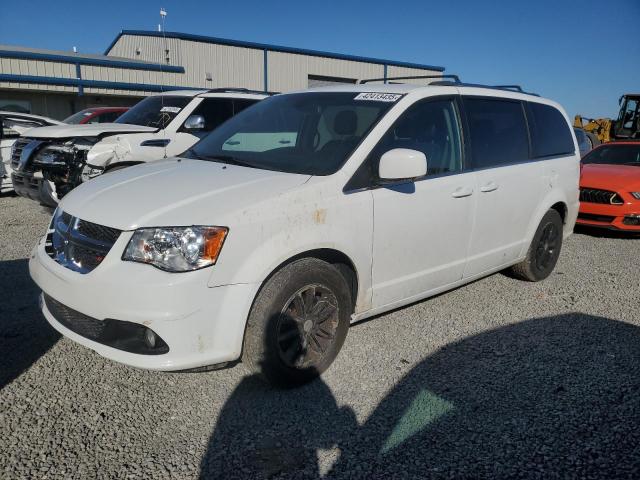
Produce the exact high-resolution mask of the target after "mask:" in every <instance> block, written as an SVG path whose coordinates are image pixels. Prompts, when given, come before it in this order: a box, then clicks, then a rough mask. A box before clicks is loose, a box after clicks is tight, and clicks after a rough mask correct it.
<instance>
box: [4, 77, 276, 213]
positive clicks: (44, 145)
mask: <svg viewBox="0 0 640 480" xmlns="http://www.w3.org/2000/svg"><path fill="white" fill-rule="evenodd" d="M265 97H266V95H265V94H264V93H261V92H253V91H250V90H246V89H239V88H219V89H214V90H177V91H170V92H165V93H160V94H157V95H152V96H150V97H147V98H145V99H144V100H141V101H140V102H138V103H137V104H136V105H135V106H134V107H133V108H131V109H130V110H129V111H127V112H126V113H124V114H123V115H121V116H120V117H118V119H117V120H116V121H115V123H97V124H90V125H60V126H51V127H43V128H37V129H32V130H30V131H29V132H28V133H27V134H25V135H24V136H23V137H21V138H20V139H19V140H18V141H16V142H15V144H14V147H13V151H12V155H11V167H12V169H13V174H12V176H11V178H12V181H13V186H14V189H15V191H16V193H18V194H19V195H21V196H24V197H27V198H31V199H33V200H36V201H39V202H41V203H43V204H45V205H49V206H52V207H55V206H56V205H57V203H58V202H59V200H60V199H61V198H63V197H64V196H65V195H66V194H67V193H69V192H70V191H71V190H73V189H74V188H75V187H76V186H77V185H79V184H80V183H82V182H85V181H87V180H90V179H91V178H94V177H96V176H98V175H101V174H102V173H104V172H108V171H110V170H114V169H119V168H123V167H128V166H131V165H136V164H139V163H143V162H148V161H152V160H158V159H162V158H167V157H172V156H175V155H179V154H181V153H183V152H184V151H185V150H187V149H188V148H189V147H191V146H192V145H193V144H195V143H196V142H197V141H199V140H200V139H201V138H203V137H204V136H205V135H206V134H207V133H209V132H210V131H211V130H213V129H214V128H216V127H217V126H218V125H220V124H221V123H223V122H224V121H225V120H227V119H228V118H230V117H232V116H233V115H235V114H236V113H238V112H240V111H242V110H243V109H245V108H246V107H248V106H250V105H253V104H254V103H256V102H258V101H259V100H262V99H263V98H265Z"/></svg>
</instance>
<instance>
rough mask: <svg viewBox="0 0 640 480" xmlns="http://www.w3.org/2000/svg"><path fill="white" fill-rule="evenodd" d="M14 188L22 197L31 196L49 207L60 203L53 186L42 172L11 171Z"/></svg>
mask: <svg viewBox="0 0 640 480" xmlns="http://www.w3.org/2000/svg"><path fill="white" fill-rule="evenodd" d="M11 183H13V189H14V190H15V192H16V193H17V194H18V195H20V196H21V197H25V198H30V199H31V200H35V201H36V202H40V203H42V204H44V205H47V206H48V207H52V208H55V207H56V206H57V205H58V199H57V198H56V196H55V194H54V192H53V188H54V187H52V186H51V185H50V184H49V182H47V181H46V180H45V179H44V178H43V177H42V174H41V173H34V172H15V171H14V172H13V173H11Z"/></svg>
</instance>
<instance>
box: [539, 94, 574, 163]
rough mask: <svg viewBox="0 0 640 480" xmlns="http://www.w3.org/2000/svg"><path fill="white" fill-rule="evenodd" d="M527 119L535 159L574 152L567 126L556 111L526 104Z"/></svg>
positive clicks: (542, 105) (562, 117)
mask: <svg viewBox="0 0 640 480" xmlns="http://www.w3.org/2000/svg"><path fill="white" fill-rule="evenodd" d="M527 117H528V120H529V128H530V130H531V144H532V145H531V146H532V150H533V152H532V153H533V156H534V157H535V158H540V157H551V156H556V155H570V154H573V153H574V152H575V147H574V144H573V137H572V136H571V131H570V130H569V125H568V124H567V121H566V120H565V118H564V116H563V115H562V114H561V113H560V112H559V111H558V109H556V108H554V107H551V106H549V105H544V104H542V103H533V102H528V112H527Z"/></svg>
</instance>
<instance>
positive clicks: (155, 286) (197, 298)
mask: <svg viewBox="0 0 640 480" xmlns="http://www.w3.org/2000/svg"><path fill="white" fill-rule="evenodd" d="M130 237H131V232H123V233H122V234H121V235H120V238H119V239H118V240H117V241H116V243H115V244H114V245H113V247H112V249H111V252H110V253H109V254H108V255H107V256H106V257H105V259H104V260H103V261H102V263H101V264H100V265H99V266H98V267H97V268H96V269H95V270H93V271H91V272H90V273H87V274H84V275H83V274H80V273H77V272H74V271H71V270H69V269H67V268H65V267H63V266H61V265H59V264H58V263H56V262H55V261H53V260H52V259H51V258H50V257H49V256H48V255H47V254H46V252H45V251H44V242H43V241H41V242H39V243H38V245H36V247H35V248H34V250H33V252H32V255H31V259H30V261H29V272H30V274H31V277H32V278H33V280H34V281H35V282H36V284H37V285H38V286H39V287H40V288H41V289H42V291H43V292H44V293H45V294H46V295H48V296H49V297H51V298H53V299H54V300H56V301H57V302H59V303H61V304H63V305H65V306H66V307H68V308H70V309H73V310H75V311H77V312H80V313H81V314H84V315H86V316H88V317H92V318H93V319H97V320H102V321H105V320H107V319H116V320H120V321H125V322H131V323H135V324H140V325H144V326H145V327H148V328H150V329H152V330H153V331H154V332H155V333H156V334H157V335H158V336H159V337H160V338H162V339H163V340H164V341H165V342H166V344H167V345H168V347H169V351H168V352H167V353H163V354H159V355H145V354H139V353H130V352H127V351H124V350H121V349H117V348H113V347H110V346H107V345H104V344H102V343H99V342H97V341H93V340H91V339H89V338H87V337H85V336H82V335H79V334H78V333H76V332H74V331H72V330H70V329H69V328H67V327H65V326H64V325H63V324H62V323H61V322H60V321H58V320H56V318H55V317H54V315H53V314H52V312H51V311H49V309H48V308H47V305H46V302H41V308H42V312H43V314H44V316H45V318H46V319H47V321H48V322H49V323H50V324H51V325H52V326H53V327H54V328H55V329H56V330H58V331H59V332H60V333H62V334H63V335H65V336H66V337H68V338H70V339H72V340H74V341H76V342H78V343H80V344H81V345H84V346H86V347H88V348H90V349H92V350H94V351H96V352H97V353H98V354H100V355H102V356H104V357H106V358H109V359H111V360H115V361H117V362H120V363H124V364H127V365H131V366H133V367H138V368H145V369H151V370H185V369H191V368H197V367H204V366H209V365H215V364H219V363H225V362H231V361H235V360H237V359H238V358H239V357H240V354H241V351H242V340H243V336H244V328H245V323H246V319H247V317H248V314H249V309H250V308H251V303H252V301H253V298H254V296H255V294H256V292H257V289H258V285H257V284H235V285H225V286H219V287H213V288H212V287H208V286H207V281H208V279H209V276H210V273H211V271H210V270H209V269H208V268H205V269H202V270H197V271H195V272H189V273H178V274H175V273H174V274H172V273H167V272H163V271H161V270H158V269H156V268H154V267H151V266H149V265H143V264H137V263H133V262H123V261H122V260H120V253H121V252H122V251H123V250H124V247H125V245H126V244H127V242H128V241H129V238H130ZM213 268H215V267H213Z"/></svg>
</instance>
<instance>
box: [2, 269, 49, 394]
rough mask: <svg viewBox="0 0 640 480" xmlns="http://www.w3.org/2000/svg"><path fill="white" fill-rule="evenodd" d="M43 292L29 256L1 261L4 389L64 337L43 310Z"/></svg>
mask: <svg viewBox="0 0 640 480" xmlns="http://www.w3.org/2000/svg"><path fill="white" fill-rule="evenodd" d="M39 293H40V291H39V290H38V287H36V285H35V284H34V283H33V281H32V280H31V277H30V276H29V265H28V262H27V260H26V259H22V260H9V261H1V262H0V389H2V388H4V386H5V385H7V384H8V383H9V382H11V381H12V380H14V379H15V378H16V377H18V376H19V375H20V374H21V373H22V372H24V371H25V370H27V369H28V368H29V367H30V366H31V365H32V364H33V363H34V362H35V361H36V360H38V359H39V358H40V357H41V356H42V355H44V354H45V353H46V352H47V350H49V349H50V348H51V347H52V346H53V345H54V344H55V343H56V342H57V341H58V339H59V338H60V334H58V332H56V331H55V330H54V329H53V328H51V327H50V326H49V324H48V323H47V322H46V320H45V319H44V318H43V317H42V314H41V313H40V310H39V308H38V295H39Z"/></svg>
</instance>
